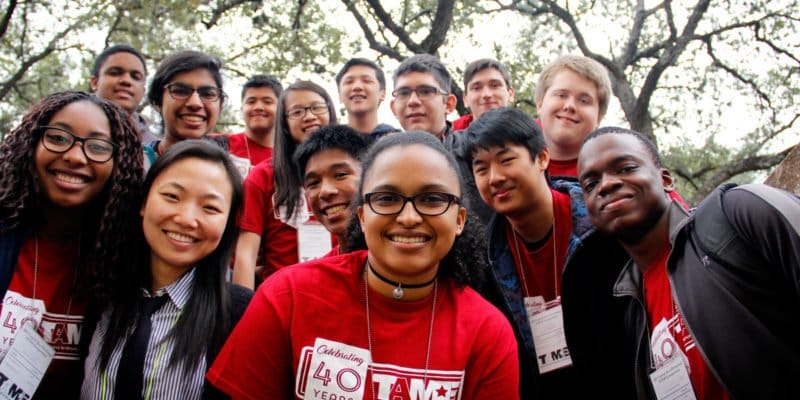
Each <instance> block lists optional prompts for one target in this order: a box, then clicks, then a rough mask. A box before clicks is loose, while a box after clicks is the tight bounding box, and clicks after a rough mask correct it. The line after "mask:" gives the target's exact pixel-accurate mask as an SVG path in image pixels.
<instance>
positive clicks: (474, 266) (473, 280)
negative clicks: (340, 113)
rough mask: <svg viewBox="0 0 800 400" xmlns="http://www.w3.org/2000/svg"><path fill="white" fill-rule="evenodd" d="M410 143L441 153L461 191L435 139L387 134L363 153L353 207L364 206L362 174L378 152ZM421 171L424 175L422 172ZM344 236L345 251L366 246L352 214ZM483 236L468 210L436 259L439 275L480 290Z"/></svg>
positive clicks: (483, 269)
mask: <svg viewBox="0 0 800 400" xmlns="http://www.w3.org/2000/svg"><path fill="white" fill-rule="evenodd" d="M413 145H421V146H425V147H428V148H431V149H433V150H435V151H436V152H438V153H439V154H441V155H442V156H443V157H444V158H445V159H446V160H447V165H449V166H450V169H451V170H452V171H453V173H454V174H455V175H456V177H458V182H459V193H462V194H463V193H464V180H463V179H462V177H461V176H460V174H459V173H458V171H459V170H458V164H457V163H456V160H455V158H453V155H452V154H450V153H449V152H448V151H447V150H446V149H445V147H444V145H443V144H442V142H441V141H439V139H437V138H436V137H435V136H433V135H431V134H430V133H427V132H421V131H417V132H408V133H398V134H392V135H387V136H385V137H384V138H383V139H381V140H379V141H378V142H376V143H375V145H373V146H372V147H371V148H370V149H369V151H368V152H367V154H366V155H365V156H364V159H363V161H362V164H361V182H360V183H359V187H358V195H357V197H356V198H355V199H354V203H355V207H361V206H363V205H364V181H365V177H366V176H367V175H368V174H369V171H370V169H372V165H373V164H374V163H375V160H376V159H377V158H378V157H379V156H380V154H381V153H383V152H385V151H386V150H389V149H391V148H394V147H398V146H399V147H408V146H413ZM422 173H423V174H424V171H423V172H422ZM355 207H354V209H355ZM346 237H347V243H346V244H345V246H344V248H345V250H346V251H347V252H351V251H355V250H363V249H367V242H366V239H365V237H364V232H362V230H361V223H360V222H359V221H358V218H356V217H355V216H353V217H351V218H350V222H349V223H348V225H347V233H346ZM484 237H485V236H484V230H483V227H482V226H481V223H480V221H479V220H478V218H477V217H476V216H474V215H471V214H469V213H468V214H467V219H466V221H465V224H464V229H463V230H462V231H461V234H460V235H459V236H458V237H456V240H455V242H453V247H452V248H450V251H449V252H448V253H447V255H445V256H444V258H443V259H442V260H441V261H440V262H439V274H440V275H442V276H448V277H451V278H453V279H454V280H455V281H456V282H457V283H458V284H460V285H468V286H471V287H472V288H473V289H475V290H477V291H481V290H482V289H483V287H484V284H485V281H486V270H487V268H488V253H487V252H486V240H485V239H484Z"/></svg>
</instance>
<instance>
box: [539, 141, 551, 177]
mask: <svg viewBox="0 0 800 400" xmlns="http://www.w3.org/2000/svg"><path fill="white" fill-rule="evenodd" d="M536 163H537V164H538V165H539V168H541V170H542V171H544V170H546V169H547V167H549V166H550V149H548V148H547V147H545V148H543V149H542V151H540V152H539V154H538V155H537V156H536Z"/></svg>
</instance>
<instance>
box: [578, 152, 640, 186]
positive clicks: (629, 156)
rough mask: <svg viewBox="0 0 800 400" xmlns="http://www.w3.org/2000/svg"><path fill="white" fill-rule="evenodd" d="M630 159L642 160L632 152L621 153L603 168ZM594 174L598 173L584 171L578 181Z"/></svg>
mask: <svg viewBox="0 0 800 400" xmlns="http://www.w3.org/2000/svg"><path fill="white" fill-rule="evenodd" d="M630 160H633V161H639V162H641V161H642V160H641V159H640V158H639V157H636V156H634V155H632V154H623V155H620V156H617V157H614V158H613V159H611V161H609V162H608V163H607V164H605V165H604V166H603V168H602V169H605V168H607V167H608V166H612V165H617V164H619V163H622V162H625V161H630ZM593 175H597V172H596V171H593V170H590V171H587V172H584V173H582V174H580V176H578V181H579V182H580V181H582V180H584V179H586V178H588V177H590V176H593Z"/></svg>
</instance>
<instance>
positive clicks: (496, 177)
mask: <svg viewBox="0 0 800 400" xmlns="http://www.w3.org/2000/svg"><path fill="white" fill-rule="evenodd" d="M505 180H506V175H505V174H504V173H503V172H502V171H500V169H499V168H491V167H490V168H489V184H490V185H492V186H498V185H500V184H502V183H503V182H505Z"/></svg>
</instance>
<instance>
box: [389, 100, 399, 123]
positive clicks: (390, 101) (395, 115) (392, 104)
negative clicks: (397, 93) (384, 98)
mask: <svg viewBox="0 0 800 400" xmlns="http://www.w3.org/2000/svg"><path fill="white" fill-rule="evenodd" d="M389 108H391V109H392V114H394V117H395V118H397V119H400V117H398V116H397V111H395V109H394V97H392V99H391V100H389Z"/></svg>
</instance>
